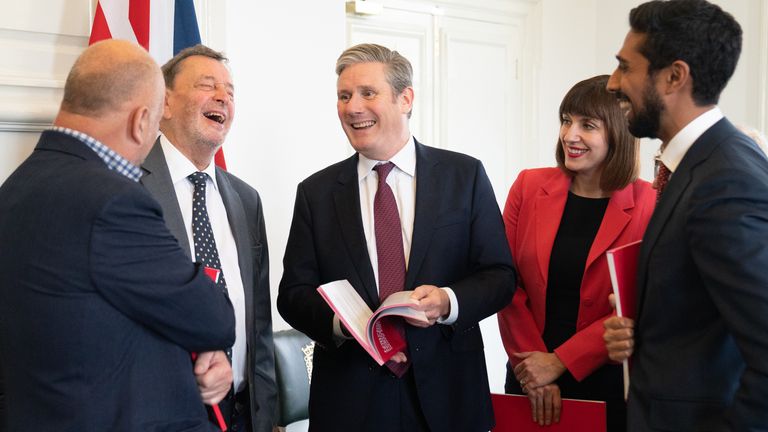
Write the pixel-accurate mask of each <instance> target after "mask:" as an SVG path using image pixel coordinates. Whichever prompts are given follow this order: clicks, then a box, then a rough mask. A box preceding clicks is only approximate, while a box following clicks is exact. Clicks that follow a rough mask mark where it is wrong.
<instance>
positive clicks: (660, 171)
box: [653, 160, 671, 202]
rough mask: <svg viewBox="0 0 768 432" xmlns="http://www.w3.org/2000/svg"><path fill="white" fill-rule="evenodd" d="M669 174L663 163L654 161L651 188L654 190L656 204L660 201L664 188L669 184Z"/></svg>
mask: <svg viewBox="0 0 768 432" xmlns="http://www.w3.org/2000/svg"><path fill="white" fill-rule="evenodd" d="M670 174H671V172H670V171H669V168H667V166H666V165H664V162H662V161H661V160H657V161H656V178H655V179H654V180H653V187H654V189H656V202H659V200H661V194H662V193H664V188H665V187H667V182H669V175H670Z"/></svg>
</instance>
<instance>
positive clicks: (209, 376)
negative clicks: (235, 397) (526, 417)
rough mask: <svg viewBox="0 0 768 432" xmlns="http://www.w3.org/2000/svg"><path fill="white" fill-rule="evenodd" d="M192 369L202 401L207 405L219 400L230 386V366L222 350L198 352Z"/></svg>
mask: <svg viewBox="0 0 768 432" xmlns="http://www.w3.org/2000/svg"><path fill="white" fill-rule="evenodd" d="M194 370H195V379H196V380H197V388H198V390H200V396H201V397H202V398H203V402H204V403H205V404H207V405H213V404H217V403H219V402H221V400H222V399H224V396H226V395H227V393H228V392H229V388H230V387H231V386H232V367H231V366H230V365H229V360H227V355H226V354H225V353H224V351H208V352H203V353H200V354H199V355H198V356H197V359H196V360H195V369H194Z"/></svg>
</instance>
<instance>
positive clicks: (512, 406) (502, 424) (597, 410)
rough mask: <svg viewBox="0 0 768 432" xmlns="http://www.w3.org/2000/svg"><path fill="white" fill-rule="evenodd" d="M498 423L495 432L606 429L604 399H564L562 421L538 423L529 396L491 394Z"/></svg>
mask: <svg viewBox="0 0 768 432" xmlns="http://www.w3.org/2000/svg"><path fill="white" fill-rule="evenodd" d="M491 403H493V412H494V414H495V415H496V426H495V427H494V428H493V429H492V432H606V423H605V402H602V401H587V400H579V399H563V404H562V408H561V411H560V422H559V423H552V424H551V425H549V426H539V424H538V423H536V422H534V421H533V418H532V417H531V403H530V402H529V401H528V397H527V396H521V395H508V394H496V393H491Z"/></svg>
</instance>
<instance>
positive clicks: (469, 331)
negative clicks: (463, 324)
mask: <svg viewBox="0 0 768 432" xmlns="http://www.w3.org/2000/svg"><path fill="white" fill-rule="evenodd" d="M451 349H452V350H453V351H477V350H482V349H483V336H482V335H481V334H480V326H479V325H477V324H476V325H473V326H472V327H469V328H466V329H464V330H461V331H456V332H454V333H453V335H452V337H451Z"/></svg>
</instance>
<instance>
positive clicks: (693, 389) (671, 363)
mask: <svg viewBox="0 0 768 432" xmlns="http://www.w3.org/2000/svg"><path fill="white" fill-rule="evenodd" d="M635 342H636V347H635V354H634V357H633V363H632V373H631V380H630V383H631V387H630V394H629V402H628V403H629V405H628V422H629V430H630V431H633V432H635V431H649V430H665V431H704V430H706V431H738V432H747V431H766V430H768V162H767V161H766V158H765V156H764V154H763V153H762V152H761V151H760V150H759V149H758V147H757V146H756V145H755V143H754V142H752V141H751V140H750V139H749V138H747V137H746V136H744V135H743V134H741V133H740V132H738V131H737V130H736V129H735V128H734V127H733V125H732V124H731V123H730V122H729V121H728V120H726V119H722V120H720V121H719V122H718V123H716V124H715V125H713V126H712V127H711V128H710V129H708V130H707V131H706V132H704V134H703V135H701V137H700V138H699V139H697V140H696V142H694V144H693V146H692V147H691V148H690V149H689V150H688V152H687V153H686V154H685V156H684V157H683V159H682V161H681V162H680V165H679V166H678V167H677V170H675V172H674V174H673V175H672V177H671V179H670V181H669V183H668V184H667V188H666V189H665V191H664V194H663V196H662V198H661V201H660V202H659V203H658V205H657V206H656V210H655V212H654V214H653V216H652V217H651V221H650V223H649V225H648V229H647V231H646V233H645V236H644V238H643V245H642V249H641V253H640V261H639V264H638V318H637V322H636V329H635Z"/></svg>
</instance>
